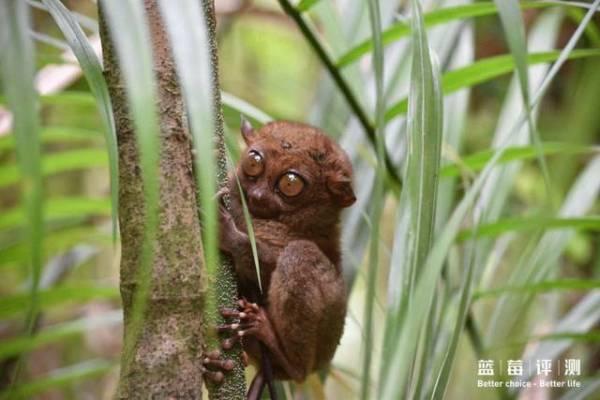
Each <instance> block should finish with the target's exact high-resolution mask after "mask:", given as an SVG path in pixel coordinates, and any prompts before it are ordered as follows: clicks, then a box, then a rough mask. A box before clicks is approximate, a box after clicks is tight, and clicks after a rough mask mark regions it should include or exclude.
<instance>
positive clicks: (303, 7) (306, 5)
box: [296, 0, 320, 12]
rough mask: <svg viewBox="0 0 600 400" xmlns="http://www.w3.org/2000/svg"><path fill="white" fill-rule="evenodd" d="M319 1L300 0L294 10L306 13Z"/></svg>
mask: <svg viewBox="0 0 600 400" xmlns="http://www.w3.org/2000/svg"><path fill="white" fill-rule="evenodd" d="M319 1H320V0H300V3H298V5H297V6H296V9H297V10H298V11H300V12H306V11H308V10H310V8H311V7H312V6H314V5H315V4H317V3H318V2H319Z"/></svg>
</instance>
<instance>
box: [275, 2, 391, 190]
mask: <svg viewBox="0 0 600 400" xmlns="http://www.w3.org/2000/svg"><path fill="white" fill-rule="evenodd" d="M278 1H279V4H280V5H281V8H282V9H283V10H284V11H285V13H286V14H287V15H289V16H290V18H292V19H293V20H294V22H295V23H296V25H297V26H298V29H300V32H302V35H304V37H305V38H306V40H307V41H308V43H309V44H310V46H311V47H312V49H313V50H314V52H315V53H316V54H317V57H319V59H320V60H321V62H322V63H323V65H324V66H325V68H326V69H327V71H328V72H329V74H330V75H331V78H332V79H333V81H334V82H335V84H336V85H337V87H338V89H339V90H340V91H341V92H342V95H343V96H344V98H345V99H346V102H347V103H348V106H349V107H350V109H352V112H353V113H354V114H355V115H356V117H357V118H358V120H359V122H360V124H361V125H362V127H363V129H364V131H365V134H366V135H367V137H368V139H369V142H370V143H371V145H372V146H373V147H375V143H376V140H375V127H374V126H373V124H372V123H371V121H370V120H369V117H368V116H367V114H366V112H365V110H364V109H363V108H362V106H361V105H360V103H359V102H358V99H357V98H356V96H355V95H354V93H353V92H352V89H351V88H350V86H349V85H348V82H346V80H345V79H344V77H343V76H342V74H341V72H340V70H339V69H338V68H337V66H336V65H335V64H334V62H333V60H332V59H331V58H330V57H329V55H328V54H327V52H326V51H325V49H324V48H323V46H322V45H321V42H319V39H318V38H317V37H316V35H315V34H314V32H313V31H312V30H311V29H310V27H309V26H308V24H307V23H306V21H305V20H304V18H303V17H302V14H301V13H300V12H299V11H298V10H296V8H294V6H293V5H292V4H291V3H290V2H289V0H278ZM384 162H385V167H386V170H387V173H388V175H389V176H390V178H391V179H392V181H394V182H395V183H397V184H400V183H401V180H400V176H399V175H398V173H397V172H396V167H395V166H394V164H393V163H392V161H391V159H390V157H389V154H388V153H387V150H386V152H385V155H384Z"/></svg>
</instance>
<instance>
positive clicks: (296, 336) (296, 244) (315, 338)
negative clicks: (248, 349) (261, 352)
mask: <svg viewBox="0 0 600 400" xmlns="http://www.w3.org/2000/svg"><path fill="white" fill-rule="evenodd" d="M332 274H334V275H336V277H337V276H338V275H339V273H337V272H336V271H335V267H334V266H333V265H332V264H331V262H330V261H329V260H328V259H327V258H326V257H325V256H324V255H323V253H322V252H321V251H320V249H319V248H318V247H317V246H316V245H315V244H314V243H312V242H309V241H303V240H298V241H293V242H291V243H290V244H288V246H287V247H286V248H285V250H284V251H283V252H282V254H281V256H280V257H279V259H278V261H277V267H276V268H275V271H274V272H273V274H272V276H271V285H270V288H269V293H268V301H267V306H266V307H265V308H263V307H258V306H257V305H255V304H248V303H246V304H243V306H242V307H241V308H243V309H244V311H242V312H239V318H240V324H229V325H224V326H222V327H221V328H222V329H231V330H234V331H237V334H238V335H239V336H241V337H243V336H252V337H254V338H256V339H258V340H259V341H260V342H262V343H263V344H264V345H265V346H266V347H267V349H268V350H269V353H270V356H271V360H272V362H273V366H274V368H275V377H276V378H280V379H281V378H283V379H293V380H296V381H300V380H302V379H304V378H305V377H306V375H307V374H308V373H309V372H311V371H312V370H313V369H314V367H315V366H316V362H317V357H318V356H317V354H316V353H317V348H318V347H319V346H320V343H319V340H320V339H319V329H320V327H321V325H322V319H323V318H327V317H328V316H326V315H325V310H327V309H329V308H330V303H331V302H330V296H329V293H328V291H331V290H332V289H331V286H332V285H331V282H332V280H333V278H332ZM340 282H341V280H340ZM337 286H339V285H338V282H335V284H334V285H333V290H334V291H338V288H337ZM342 286H343V283H342ZM343 302H344V298H343V296H342V298H341V299H340V304H342V307H341V310H342V311H341V312H342V313H343ZM240 304H241V305H242V303H240ZM342 318H343V316H342ZM336 344H337V343H336Z"/></svg>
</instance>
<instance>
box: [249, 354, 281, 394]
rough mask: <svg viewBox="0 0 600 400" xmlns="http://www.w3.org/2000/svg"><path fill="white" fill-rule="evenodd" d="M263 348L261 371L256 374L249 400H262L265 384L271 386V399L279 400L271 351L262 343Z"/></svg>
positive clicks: (251, 385)
mask: <svg viewBox="0 0 600 400" xmlns="http://www.w3.org/2000/svg"><path fill="white" fill-rule="evenodd" d="M260 350H261V367H260V371H258V373H257V374H256V376H255V377H254V379H253V380H252V383H251V384H250V389H248V397H247V399H248V400H260V398H261V396H262V393H263V391H264V390H265V386H267V387H268V388H269V396H270V397H271V400H277V392H276V391H275V384H274V380H273V365H272V364H271V358H270V355H269V351H268V350H267V348H266V347H265V345H264V344H262V343H260Z"/></svg>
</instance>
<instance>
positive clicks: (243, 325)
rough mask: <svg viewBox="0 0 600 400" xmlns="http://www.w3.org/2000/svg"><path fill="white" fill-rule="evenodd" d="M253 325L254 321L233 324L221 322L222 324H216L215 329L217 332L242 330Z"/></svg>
mask: <svg viewBox="0 0 600 400" xmlns="http://www.w3.org/2000/svg"><path fill="white" fill-rule="evenodd" d="M253 326H254V323H252V322H247V323H235V324H222V325H218V326H217V331H218V332H219V333H222V332H231V331H237V330H240V329H242V330H244V329H250V328H252V327H253Z"/></svg>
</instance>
